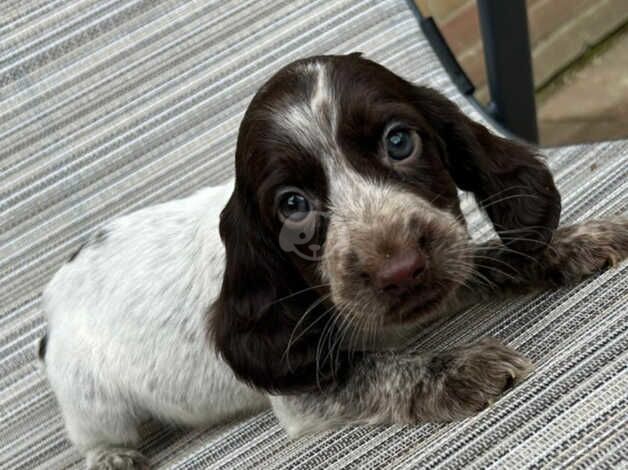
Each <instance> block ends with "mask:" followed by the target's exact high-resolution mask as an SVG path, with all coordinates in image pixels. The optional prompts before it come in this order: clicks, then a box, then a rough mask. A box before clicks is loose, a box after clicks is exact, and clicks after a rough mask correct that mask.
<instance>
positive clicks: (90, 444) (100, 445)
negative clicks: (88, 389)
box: [60, 399, 148, 470]
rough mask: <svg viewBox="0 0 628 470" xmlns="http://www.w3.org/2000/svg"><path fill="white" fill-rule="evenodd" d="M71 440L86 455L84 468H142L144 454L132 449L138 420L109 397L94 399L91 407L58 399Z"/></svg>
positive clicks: (135, 439)
mask: <svg viewBox="0 0 628 470" xmlns="http://www.w3.org/2000/svg"><path fill="white" fill-rule="evenodd" d="M60 405H61V410H62V413H63V417H64V420H65V424H66V428H67V431H68V435H69V437H70V440H71V441H72V442H73V443H74V444H75V445H76V447H77V448H78V449H79V450H80V451H81V452H82V453H83V454H84V455H85V457H86V459H87V468H88V469H90V470H91V469H93V470H104V469H144V468H148V462H147V460H146V458H145V457H144V456H143V455H142V454H141V453H139V452H138V451H137V450H135V449H134V448H135V446H136V445H137V443H138V441H139V435H138V432H137V426H138V422H137V419H136V417H135V416H133V414H132V413H131V412H130V411H129V410H126V409H124V408H123V407H121V406H120V404H116V403H113V402H111V401H109V400H100V399H97V400H94V401H93V403H92V405H91V409H81V408H80V407H79V406H76V403H68V402H64V401H60Z"/></svg>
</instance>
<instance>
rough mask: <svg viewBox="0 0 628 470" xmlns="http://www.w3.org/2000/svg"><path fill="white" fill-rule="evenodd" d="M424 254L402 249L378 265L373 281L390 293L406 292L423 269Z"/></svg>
mask: <svg viewBox="0 0 628 470" xmlns="http://www.w3.org/2000/svg"><path fill="white" fill-rule="evenodd" d="M425 264H426V262H425V255H424V254H423V253H420V252H417V251H414V250H413V251H404V252H401V253H398V254H396V255H394V256H392V257H391V258H388V259H387V260H386V261H385V262H384V263H382V265H381V266H380V267H379V269H378V270H377V272H376V273H375V276H374V277H373V283H374V284H375V287H377V288H378V289H381V290H383V291H386V292H388V293H390V294H394V295H398V294H403V293H405V292H407V291H408V290H409V289H410V288H411V287H413V286H414V285H415V284H416V278H417V277H418V276H419V275H420V274H421V273H422V272H423V271H424V270H425Z"/></svg>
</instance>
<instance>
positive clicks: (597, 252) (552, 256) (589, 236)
mask: <svg viewBox="0 0 628 470" xmlns="http://www.w3.org/2000/svg"><path fill="white" fill-rule="evenodd" d="M546 256H547V260H548V264H549V265H550V267H551V274H552V277H553V279H554V280H556V281H558V283H560V284H564V283H572V282H576V281H578V280H580V279H582V278H583V277H586V276H590V275H591V274H594V273H596V272H599V271H603V270H604V269H607V268H608V267H614V266H617V265H618V264H619V263H621V262H622V261H623V260H625V259H626V258H627V257H628V219H622V218H619V219H616V220H610V219H605V220H591V221H587V222H583V223H581V224H576V225H570V226H567V227H561V228H559V229H558V230H557V231H556V233H555V234H554V237H553V240H552V243H551V244H550V247H549V249H548V250H547V253H546Z"/></svg>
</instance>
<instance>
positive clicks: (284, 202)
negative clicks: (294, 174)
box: [279, 192, 311, 222]
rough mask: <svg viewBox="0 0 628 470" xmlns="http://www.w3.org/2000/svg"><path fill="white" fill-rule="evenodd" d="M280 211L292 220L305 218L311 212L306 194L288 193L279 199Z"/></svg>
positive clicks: (298, 220) (297, 220)
mask: <svg viewBox="0 0 628 470" xmlns="http://www.w3.org/2000/svg"><path fill="white" fill-rule="evenodd" d="M279 211H280V212H281V215H283V216H284V217H285V218H286V219H289V220H291V221H292V222H300V221H302V220H304V219H305V218H306V217H307V215H308V214H309V213H310V211H311V208H310V203H309V201H308V200H307V198H306V197H305V196H303V195H302V194H299V193H293V192H290V193H286V194H284V195H283V196H281V199H280V201H279Z"/></svg>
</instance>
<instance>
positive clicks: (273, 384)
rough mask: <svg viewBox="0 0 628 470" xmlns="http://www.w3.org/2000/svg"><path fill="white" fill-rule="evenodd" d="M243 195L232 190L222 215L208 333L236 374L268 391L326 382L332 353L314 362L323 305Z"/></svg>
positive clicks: (300, 388)
mask: <svg viewBox="0 0 628 470" xmlns="http://www.w3.org/2000/svg"><path fill="white" fill-rule="evenodd" d="M247 199H248V200H249V201H250V200H251V199H250V198H246V197H239V195H238V189H237V188H236V190H234V194H233V195H232V197H231V199H230V200H229V202H228V204H227V206H226V207H225V209H224V210H223V212H222V214H221V221H220V234H221V237H222V239H223V243H224V245H225V250H226V266H225V273H224V278H223V284H222V289H221V292H220V295H219V297H218V299H217V301H216V303H215V304H214V307H213V312H212V318H211V320H210V321H211V323H210V334H211V335H213V339H214V343H215V345H216V347H217V350H218V352H219V353H220V354H221V356H222V357H223V358H224V359H225V360H226V362H227V363H228V364H229V365H230V366H231V368H232V369H233V371H234V372H235V373H236V375H237V376H238V377H239V378H240V379H241V380H243V381H246V382H247V383H249V384H251V385H253V386H255V387H258V388H261V389H264V390H266V391H269V392H282V393H287V392H297V391H306V390H312V389H314V388H316V387H320V386H321V384H324V383H326V382H328V381H329V380H331V376H330V373H329V372H328V371H329V370H331V368H330V367H328V366H329V362H330V361H331V360H332V358H331V357H330V356H332V355H331V354H327V355H326V354H323V355H322V356H326V358H327V359H326V361H327V362H325V363H321V362H320V361H318V363H317V353H318V355H319V359H320V356H321V350H320V347H321V346H320V345H319V338H320V333H321V330H322V327H323V326H325V324H326V323H327V320H326V319H325V318H324V317H325V315H327V313H326V309H324V308H319V307H323V306H322V305H320V304H321V302H320V299H319V297H318V294H317V293H316V292H315V291H314V290H313V289H310V288H308V285H307V284H306V282H305V281H304V280H303V278H302V276H301V275H300V273H299V272H298V271H297V269H296V268H295V267H294V266H293V264H292V263H290V261H289V260H288V259H287V254H286V253H284V252H283V251H282V250H281V249H280V248H279V247H278V245H277V241H275V240H272V239H269V238H267V235H265V234H264V230H263V229H262V225H261V223H260V221H259V220H257V219H258V217H256V215H255V213H256V211H255V209H254V208H252V207H250V203H249V206H248V207H247ZM311 306H314V307H313V309H311ZM308 310H309V311H308ZM326 371H327V372H326Z"/></svg>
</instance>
